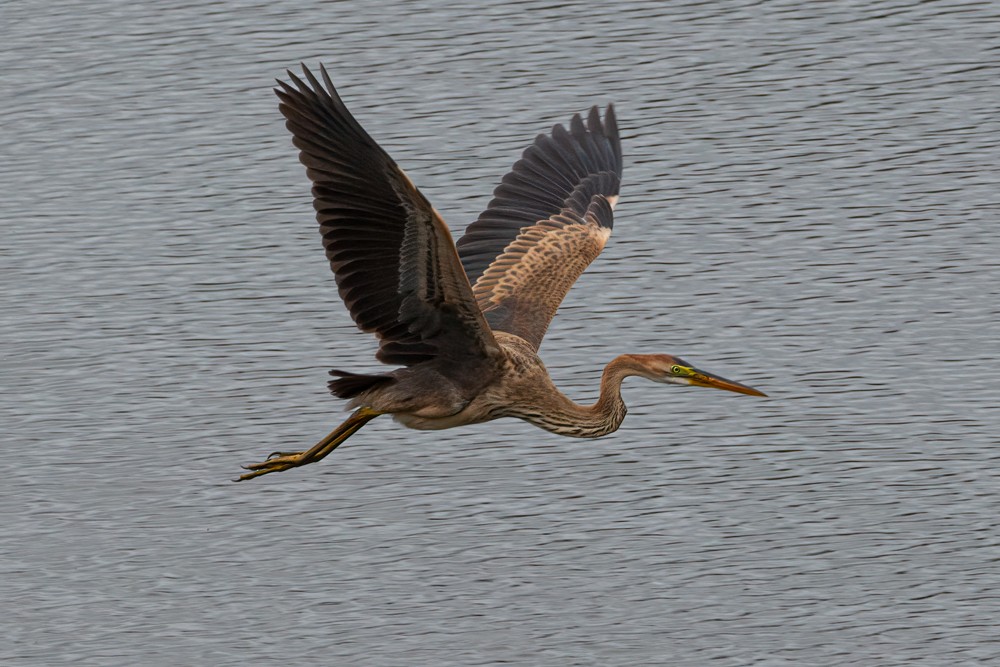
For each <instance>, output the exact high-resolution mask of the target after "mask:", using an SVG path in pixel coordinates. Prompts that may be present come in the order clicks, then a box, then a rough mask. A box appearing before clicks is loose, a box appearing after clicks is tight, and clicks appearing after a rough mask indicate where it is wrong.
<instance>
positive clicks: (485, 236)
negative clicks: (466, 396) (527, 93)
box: [458, 105, 622, 349]
mask: <svg viewBox="0 0 1000 667" xmlns="http://www.w3.org/2000/svg"><path fill="white" fill-rule="evenodd" d="M621 174H622V153H621V142H620V140H619V137H618V125H617V123H616V120H615V112H614V108H613V107H611V106H610V105H609V106H608V109H607V112H606V113H605V115H604V121H603V122H602V121H601V117H600V114H599V113H598V111H597V107H593V108H591V110H590V114H589V115H588V117H587V120H586V123H585V122H584V121H583V119H582V118H581V117H580V116H579V115H575V116H573V118H572V120H571V121H570V129H569V130H566V129H565V128H564V127H563V126H562V125H556V126H555V127H553V128H552V133H551V135H539V136H538V138H537V139H535V143H534V145H532V146H530V147H529V148H528V149H527V150H526V151H524V154H523V155H522V157H521V159H520V160H518V161H517V162H516V163H515V164H514V167H513V169H512V170H511V171H510V173H508V174H507V175H506V176H504V178H503V182H502V183H501V184H500V186H499V187H498V188H497V189H496V190H495V191H494V193H493V197H494V198H493V201H491V202H490V204H489V207H488V208H487V209H486V210H485V211H483V213H482V214H481V215H480V216H479V219H478V220H476V221H475V222H474V223H472V224H471V225H469V228H468V229H467V230H466V232H465V235H464V236H463V237H462V238H461V239H459V241H458V254H459V256H460V257H461V258H462V265H463V266H464V267H465V272H466V274H468V276H469V281H470V282H471V283H472V284H473V292H474V293H475V297H476V300H477V302H478V303H479V307H480V308H481V309H482V310H483V313H484V314H485V315H486V320H487V322H489V324H490V326H491V327H492V328H493V330H494V331H505V332H508V333H512V334H515V335H517V336H520V337H521V338H523V339H525V340H527V341H528V342H529V343H531V344H532V345H533V346H534V347H535V349H538V347H539V345H541V342H542V337H543V336H544V335H545V332H546V330H547V329H548V326H549V322H551V321H552V318H553V317H554V316H555V313H556V310H557V309H558V308H559V304H560V303H561V302H562V300H563V298H564V297H565V296H566V293H567V292H569V289H570V287H572V286H573V283H574V282H576V279H577V278H579V277H580V274H581V273H583V271H584V269H586V268H587V266H588V265H589V264H590V263H591V262H592V261H593V260H594V259H595V258H596V257H597V256H598V254H600V252H601V250H602V249H603V248H604V244H605V242H606V241H607V240H608V237H609V236H610V234H611V227H612V224H613V216H612V213H611V211H612V208H614V205H615V202H617V200H618V188H619V183H620V182H621Z"/></svg>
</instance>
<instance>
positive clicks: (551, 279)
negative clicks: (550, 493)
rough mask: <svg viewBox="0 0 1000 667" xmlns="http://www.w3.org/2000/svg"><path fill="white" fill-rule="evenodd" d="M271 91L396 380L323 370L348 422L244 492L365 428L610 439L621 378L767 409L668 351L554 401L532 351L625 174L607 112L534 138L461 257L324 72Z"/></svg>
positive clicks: (354, 304) (277, 459) (340, 277)
mask: <svg viewBox="0 0 1000 667" xmlns="http://www.w3.org/2000/svg"><path fill="white" fill-rule="evenodd" d="M302 71H303V77H304V79H303V78H300V77H299V76H297V75H296V74H295V73H293V72H292V71H291V70H287V73H288V77H289V80H290V83H289V82H285V81H282V80H281V79H277V82H278V87H276V88H275V89H274V92H275V93H276V94H277V96H278V98H279V105H278V107H279V110H280V112H281V114H282V115H283V116H284V118H285V125H286V127H287V129H288V130H289V131H290V132H291V134H292V143H293V144H294V145H295V146H296V147H297V148H298V149H299V151H300V153H299V159H300V161H301V162H302V164H303V165H304V166H305V168H306V175H307V176H308V178H309V180H310V181H311V182H312V196H313V200H314V201H313V204H314V208H315V210H316V218H317V221H318V222H319V229H320V233H321V235H322V241H323V246H324V248H325V250H326V257H327V259H328V260H329V263H330V267H331V269H332V270H333V274H334V278H335V281H336V284H337V289H338V291H339V294H340V297H341V298H342V299H343V301H344V304H345V305H346V306H347V309H348V310H349V311H350V314H351V316H352V318H353V320H354V322H355V323H356V325H357V326H358V328H360V329H361V330H362V331H366V332H370V333H373V334H374V335H375V336H376V337H377V338H378V345H379V347H378V352H377V353H376V355H375V356H376V358H377V359H378V360H379V361H381V362H383V363H385V364H388V365H392V366H396V368H395V369H394V370H391V371H388V372H384V373H369V374H363V373H354V372H349V371H342V370H332V371H330V374H331V375H332V376H334V377H335V378H336V379H334V380H332V381H330V382H329V389H330V392H331V393H332V394H333V395H335V396H337V397H338V398H341V399H348V400H349V401H350V402H349V405H348V407H349V408H351V409H353V410H354V412H353V413H352V414H351V415H350V416H349V417H348V418H347V420H346V421H344V422H343V423H342V424H340V425H339V426H337V428H335V429H334V430H333V431H332V432H331V433H330V434H329V435H327V436H326V437H325V438H323V439H322V440H320V441H319V442H318V443H317V444H316V445H315V446H313V447H311V448H310V449H307V450H305V451H297V452H282V451H278V452H273V453H272V454H271V455H270V456H268V457H267V459H265V460H264V461H261V462H259V463H254V464H250V465H247V466H243V467H244V469H245V470H248V471H249V472H247V473H245V474H242V475H240V477H239V478H238V479H237V480H235V481H245V480H249V479H253V478H256V477H259V476H261V475H266V474H269V473H273V472H279V471H282V470H288V469H289V468H294V467H299V466H303V465H307V464H310V463H315V462H317V461H319V460H321V459H323V458H324V457H326V456H327V455H328V454H330V452H332V451H333V450H334V449H336V448H337V447H338V446H340V445H341V444H343V443H344V441H346V440H347V439H348V438H349V437H351V436H352V435H353V434H354V433H356V432H357V431H358V430H359V429H361V428H362V427H363V426H364V425H365V424H367V423H368V422H369V421H371V420H372V419H375V418H376V417H378V416H380V415H391V416H392V417H393V418H395V420H396V421H397V422H399V423H401V424H402V425H404V426H406V427H409V428H412V429H420V430H436V429H446V428H453V427H456V426H462V425H467V424H478V423H483V422H488V421H491V420H494V419H499V418H503V417H514V418H518V419H522V420H524V421H526V422H528V423H530V424H533V425H535V426H538V427H541V428H542V429H545V430H547V431H550V432H552V433H555V434H558V435H564V436H571V437H575V438H596V437H600V436H604V435H607V434H609V433H612V432H614V431H616V430H617V429H618V427H619V426H620V425H621V423H622V421H623V419H624V418H625V413H626V407H625V403H624V401H623V400H622V396H621V385H622V381H623V380H625V378H627V377H630V376H637V377H640V378H645V379H647V380H651V381H653V382H657V383H665V384H672V385H688V386H691V385H693V386H701V387H714V388H716V389H723V390H728V391H732V392H737V393H740V394H748V395H752V396H765V394H764V393H763V392H761V391H758V390H757V389H754V388H752V387H749V386H747V385H744V384H740V383H739V382H734V381H731V380H727V379H725V378H723V377H720V376H718V375H715V374H713V373H710V372H708V371H705V370H701V369H699V368H697V367H695V366H693V365H691V364H690V363H688V362H686V361H684V360H683V359H681V358H679V357H676V356H673V355H669V354H622V355H619V356H617V357H615V358H614V359H613V360H612V361H611V362H610V363H608V364H607V366H606V367H605V368H604V371H603V374H602V376H601V384H600V397H599V398H598V399H597V402H596V403H594V404H593V405H580V404H578V403H576V402H574V401H573V400H571V399H570V398H568V397H567V396H566V395H565V394H563V393H562V392H561V391H559V390H558V389H557V388H556V386H555V385H554V384H553V382H552V379H551V378H550V377H549V374H548V371H547V370H546V368H545V365H544V364H543V363H542V360H541V358H540V357H539V354H538V350H539V347H540V345H541V343H542V338H543V336H544V335H545V332H546V330H547V329H548V326H549V323H550V322H551V320H552V318H553V316H554V315H555V314H556V310H557V309H558V308H559V305H560V303H561V302H562V300H563V298H564V297H565V295H566V294H567V292H568V291H569V289H570V288H571V287H572V285H573V284H574V283H575V282H576V280H577V278H578V277H579V276H580V275H581V274H582V273H583V271H584V270H585V269H586V268H587V266H588V265H589V264H590V263H591V262H592V261H593V260H594V259H596V258H597V256H598V255H599V254H600V252H601V250H602V249H603V248H604V245H605V243H606V242H607V240H608V238H609V236H610V234H611V229H612V224H613V214H612V211H613V209H614V208H615V205H616V203H617V202H618V193H619V187H620V182H621V176H622V151H621V140H620V138H619V133H618V124H617V119H616V116H615V110H614V106H613V105H611V104H609V105H608V106H607V107H606V109H605V112H604V115H603V118H602V117H601V114H600V111H599V108H598V107H597V106H596V105H595V106H593V107H591V109H590V111H589V113H588V114H587V115H586V118H584V117H582V116H581V115H580V114H575V115H573V117H572V119H571V120H570V122H569V127H568V128H566V127H564V126H563V125H561V124H557V125H555V126H554V127H553V128H552V130H551V132H550V133H548V134H540V135H538V137H537V138H536V139H535V141H534V143H533V144H532V145H531V146H529V147H528V148H527V149H526V150H525V151H524V152H523V154H522V156H521V158H520V159H519V160H517V161H516V162H515V164H514V166H513V168H512V169H511V171H510V172H509V173H508V174H507V175H506V176H504V178H503V179H502V181H501V183H500V185H499V186H498V187H497V188H496V190H495V191H494V193H493V199H492V200H491V201H490V203H489V205H488V206H487V208H486V210H485V211H483V212H482V214H480V216H479V217H478V219H476V220H475V221H474V222H473V223H472V224H471V225H469V227H468V228H467V229H466V231H465V234H464V235H463V236H462V237H461V238H460V239H459V240H458V242H457V244H456V243H455V242H454V241H453V240H452V236H451V233H450V232H449V228H448V226H447V224H446V223H445V222H444V220H443V219H442V217H441V215H440V214H439V213H438V212H437V210H435V209H434V207H433V206H432V205H431V204H430V202H429V201H428V200H427V198H426V197H424V195H423V194H422V193H421V192H420V191H419V190H418V189H417V187H416V186H415V185H414V184H413V182H412V181H411V180H410V179H409V177H407V175H406V174H405V173H404V172H403V170H402V169H401V168H400V167H399V166H398V165H397V164H396V162H395V161H393V159H392V158H391V157H390V156H389V154H388V153H386V152H385V151H384V150H383V149H382V148H381V147H380V146H379V145H378V144H377V143H376V142H375V140H374V139H373V138H372V137H371V135H369V134H368V132H366V131H365V130H364V129H363V128H362V127H361V125H360V124H359V123H358V121H357V120H355V118H354V116H353V115H352V114H351V113H350V111H348V109H347V107H346V106H345V104H344V102H343V101H342V100H341V98H340V96H339V94H338V93H337V90H336V89H335V88H334V86H333V83H332V82H331V80H330V76H329V74H328V73H327V70H326V68H325V67H324V66H323V65H322V64H320V76H321V77H322V83H321V82H320V80H319V79H317V77H316V76H315V75H314V74H313V72H311V71H310V70H309V68H308V67H306V66H305V64H303V65H302Z"/></svg>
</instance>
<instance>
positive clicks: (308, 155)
mask: <svg viewBox="0 0 1000 667" xmlns="http://www.w3.org/2000/svg"><path fill="white" fill-rule="evenodd" d="M320 70H321V72H322V76H323V82H324V83H325V84H326V88H325V89H324V87H323V86H322V85H321V84H320V83H319V81H318V80H317V79H316V77H315V76H313V74H312V72H310V71H309V70H308V69H306V68H305V66H303V72H304V73H305V77H306V79H307V80H308V84H307V83H306V82H304V81H302V80H301V79H299V78H298V77H297V76H295V75H294V74H292V73H291V72H288V75H289V77H290V78H291V79H292V81H293V82H294V84H295V87H292V86H291V85H289V84H287V83H285V82H283V81H280V80H279V81H278V84H279V85H280V86H281V89H280V90H279V89H275V93H276V94H277V95H278V97H279V98H280V100H281V104H280V105H279V109H280V110H281V113H282V114H283V115H284V116H285V118H286V119H287V123H286V126H287V127H288V129H289V131H291V133H292V135H293V137H294V139H293V142H294V144H295V145H296V146H297V147H298V148H299V149H300V151H301V153H300V154H299V159H300V160H301V161H302V164H304V165H305V166H306V174H307V175H308V176H309V179H310V180H311V181H312V182H313V189H312V192H313V198H314V202H313V203H314V206H315V208H316V218H317V220H318V221H319V224H320V231H321V233H322V235H323V246H324V247H325V248H326V256H327V258H328V259H329V260H330V267H331V268H332V269H333V273H334V276H335V277H336V280H337V287H338V289H339V291H340V296H341V298H343V300H344V303H345V304H346V305H347V308H348V309H349V310H350V312H351V316H352V317H353V318H354V321H355V322H356V323H357V325H358V327H359V328H361V329H362V330H364V331H370V332H373V333H375V334H376V335H377V336H378V337H379V339H380V345H379V351H378V354H377V355H376V356H377V357H378V358H379V360H381V361H384V362H386V363H391V364H402V365H406V366H409V365H413V364H416V363H420V362H422V361H427V360H430V359H434V358H437V357H440V356H448V357H452V358H461V359H462V360H463V363H464V364H466V365H467V364H468V363H469V362H468V359H469V358H470V357H472V358H475V357H478V358H479V359H485V358H486V357H488V356H490V355H492V354H493V351H495V350H496V341H495V340H494V338H493V334H492V332H491V331H490V328H489V326H488V325H487V324H486V322H485V320H484V318H483V315H482V312H481V311H480V309H479V307H478V306H477V305H476V301H475V298H474V297H473V294H472V288H471V286H470V284H469V281H468V279H467V278H466V276H465V272H464V271H463V269H462V265H461V263H460V260H459V258H458V255H457V253H456V251H455V244H454V242H453V241H452V238H451V234H450V233H449V232H448V227H447V225H445V223H444V222H443V221H442V220H441V217H440V216H439V215H438V213H437V211H435V210H434V208H433V207H432V206H431V205H430V203H429V202H428V201H427V199H426V198H424V196H423V195H422V194H421V193H420V191H419V190H417V188H416V186H414V185H413V183H411V182H410V179H409V178H407V176H406V174H404V173H403V170H402V169H400V168H399V167H398V166H397V165H396V163H395V162H394V161H393V160H392V158H391V157H389V155H388V154H387V153H386V152H385V151H383V150H382V149H381V148H380V147H379V146H378V144H376V143H375V141H374V140H373V139H372V138H371V137H370V136H369V135H368V133H367V132H365V130H364V129H363V128H362V127H361V125H360V124H358V122H357V121H356V120H355V119H354V117H353V116H352V115H351V113H350V112H349V111H348V110H347V107H346V106H344V103H343V102H342V101H341V99H340V97H339V96H338V95H337V91H336V90H335V89H334V87H333V84H332V83H331V82H330V77H329V76H328V75H327V73H326V69H325V68H323V67H322V66H321V67H320Z"/></svg>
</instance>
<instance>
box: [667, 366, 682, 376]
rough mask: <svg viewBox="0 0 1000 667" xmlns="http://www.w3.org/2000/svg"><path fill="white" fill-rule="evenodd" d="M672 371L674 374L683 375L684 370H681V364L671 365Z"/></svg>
mask: <svg viewBox="0 0 1000 667" xmlns="http://www.w3.org/2000/svg"><path fill="white" fill-rule="evenodd" d="M670 372H671V373H673V374H674V375H681V374H682V373H683V372H684V371H683V370H681V367H680V366H671V367H670Z"/></svg>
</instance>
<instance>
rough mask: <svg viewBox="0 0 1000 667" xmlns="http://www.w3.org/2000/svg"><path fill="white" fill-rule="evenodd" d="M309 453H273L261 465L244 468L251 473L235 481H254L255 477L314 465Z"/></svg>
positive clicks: (256, 464) (253, 464) (252, 464)
mask: <svg viewBox="0 0 1000 667" xmlns="http://www.w3.org/2000/svg"><path fill="white" fill-rule="evenodd" d="M308 453H309V452H272V453H271V455H270V456H268V457H267V459H265V460H263V461H261V462H260V463H251V464H250V465H246V466H243V469H244V470H249V471H250V472H246V473H243V474H242V475H240V476H239V478H237V479H234V480H233V481H234V482H243V481H246V480H248V479H253V478H254V477H260V476H261V475H266V474H267V473H269V472H281V471H282V470H288V469H289V468H295V467H297V466H303V465H306V464H307V463H312V462H313V460H314V459H313V458H312V457H309V456H307V454H308Z"/></svg>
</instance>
